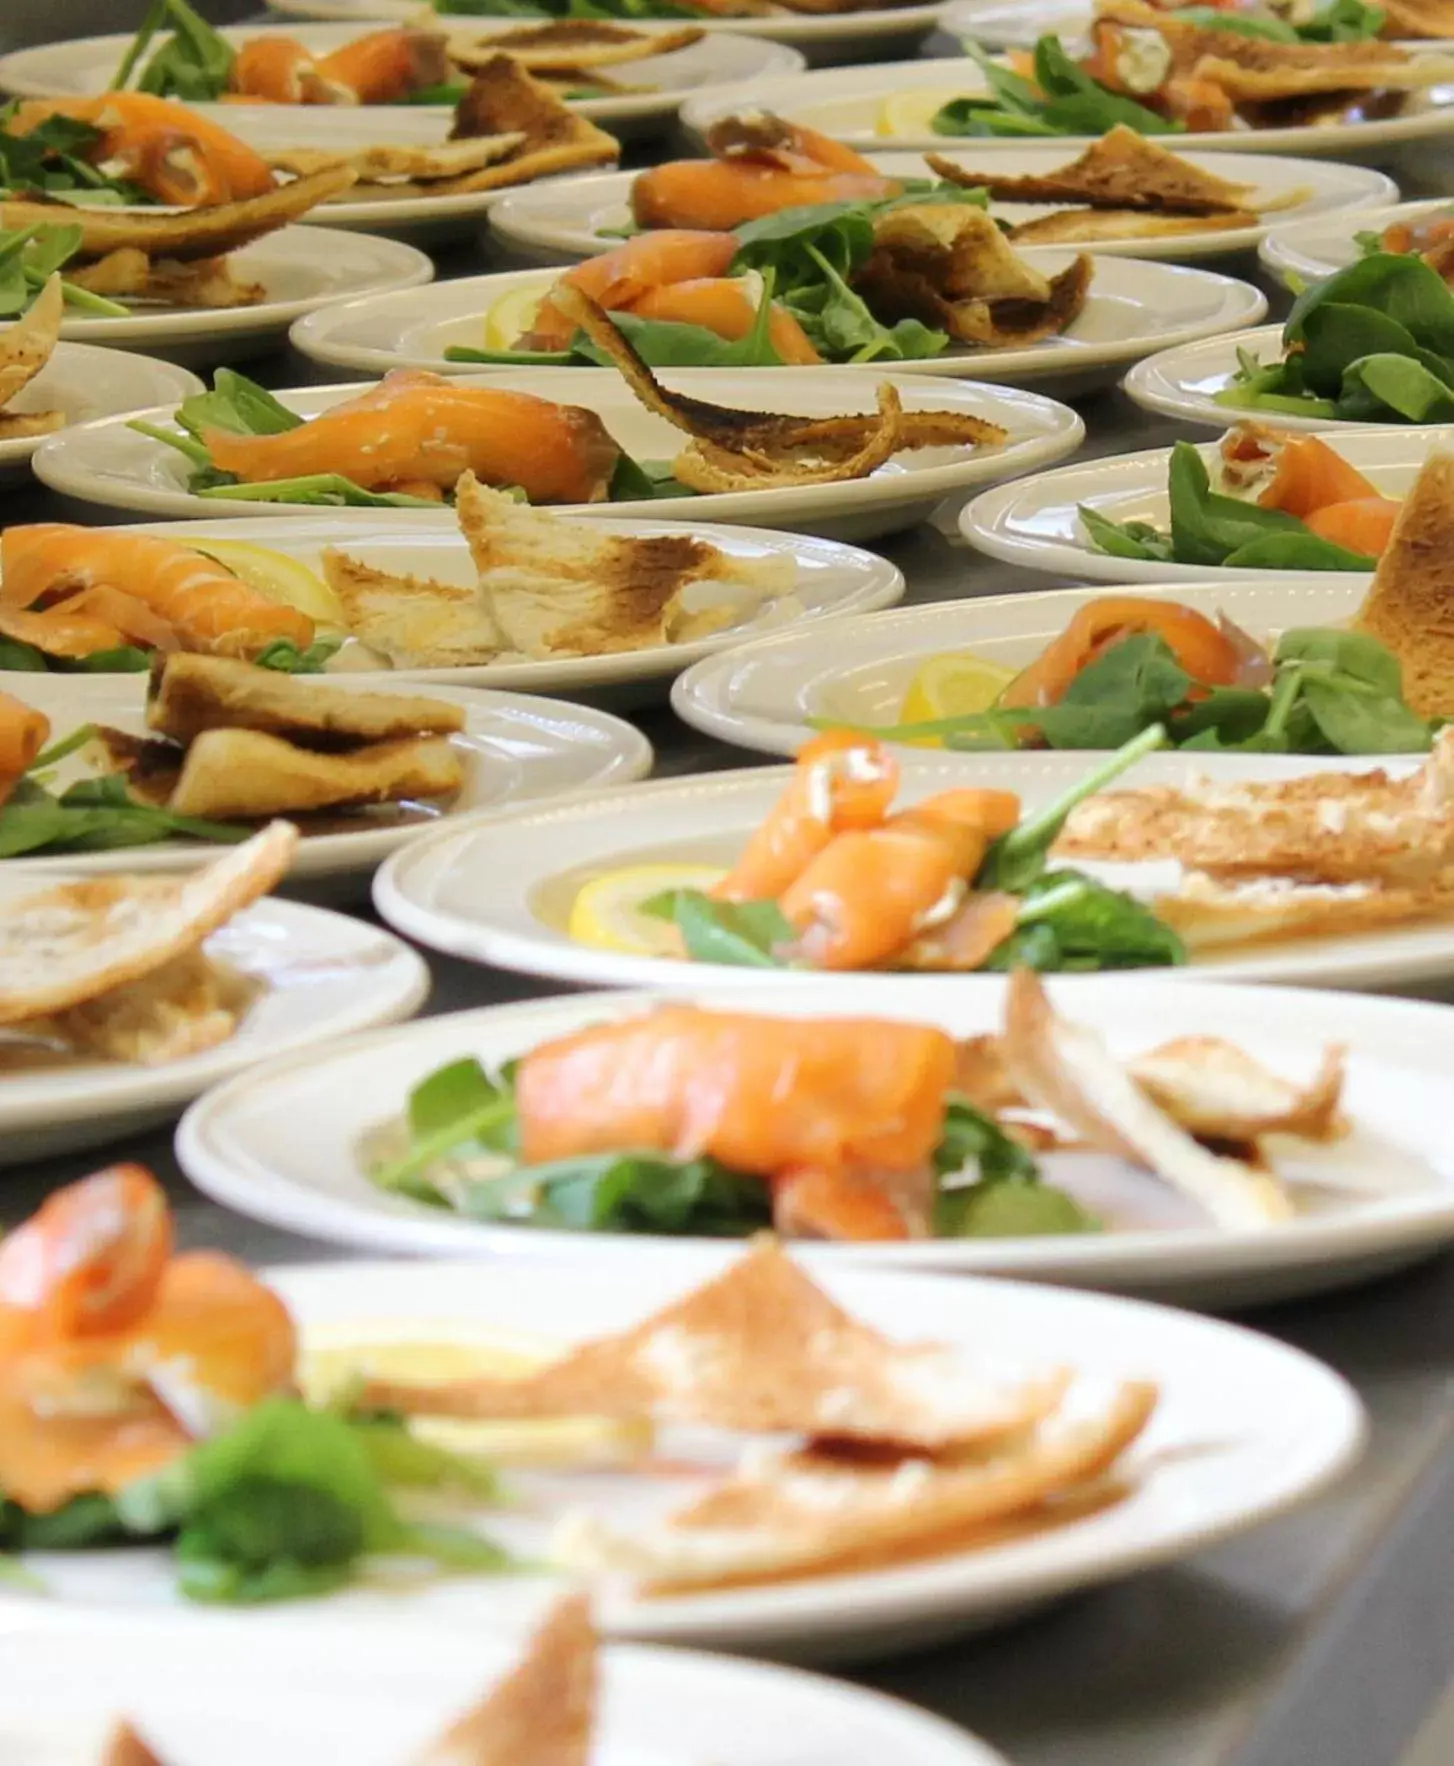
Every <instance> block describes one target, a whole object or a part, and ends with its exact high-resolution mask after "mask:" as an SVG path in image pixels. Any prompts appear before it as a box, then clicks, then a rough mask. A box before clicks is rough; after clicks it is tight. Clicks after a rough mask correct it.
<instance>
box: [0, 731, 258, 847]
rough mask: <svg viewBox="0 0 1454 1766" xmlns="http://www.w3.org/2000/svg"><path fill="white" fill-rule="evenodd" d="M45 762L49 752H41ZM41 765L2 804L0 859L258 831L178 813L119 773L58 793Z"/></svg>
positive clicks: (227, 838) (233, 837) (235, 837)
mask: <svg viewBox="0 0 1454 1766" xmlns="http://www.w3.org/2000/svg"><path fill="white" fill-rule="evenodd" d="M54 755H55V751H54V750H52V757H54ZM41 761H47V757H46V756H41ZM48 764H49V762H48ZM39 765H40V761H38V762H37V763H36V768H32V770H31V773H30V774H29V775H28V776H27V777H26V778H25V779H22V780H21V782H20V784H19V785H18V786H17V787H16V789H15V790H14V791H13V792H12V793H11V795H10V797H9V798H8V799H7V800H6V802H5V803H4V804H3V805H0V858H19V857H20V856H22V855H29V854H35V853H41V852H110V851H113V850H115V849H117V848H120V847H127V846H152V845H155V844H156V842H157V841H159V840H169V839H171V838H172V836H173V835H185V836H187V837H188V838H190V839H193V840H206V841H210V842H213V843H221V844H230V843H235V842H237V841H240V840H246V839H247V838H248V836H249V834H251V832H252V830H251V829H250V828H240V827H237V826H235V825H233V824H232V823H230V822H213V821H207V820H205V819H203V818H202V817H200V816H181V815H174V814H173V813H172V812H171V811H170V810H165V809H158V808H156V807H154V806H153V805H152V804H149V803H142V802H141V801H139V800H138V799H137V798H134V797H133V796H132V795H131V794H130V792H129V791H128V790H127V788H126V781H125V780H124V779H121V778H119V777H117V776H116V775H114V774H111V775H108V776H106V777H104V778H97V779H81V780H78V781H77V782H76V783H75V784H73V785H71V786H69V787H67V788H66V789H65V790H63V791H61V792H60V793H59V794H56V793H54V792H52V791H49V790H47V789H46V788H45V787H44V786H42V785H41V784H40V783H39V782H38V781H37V779H36V770H37V768H38V767H39Z"/></svg>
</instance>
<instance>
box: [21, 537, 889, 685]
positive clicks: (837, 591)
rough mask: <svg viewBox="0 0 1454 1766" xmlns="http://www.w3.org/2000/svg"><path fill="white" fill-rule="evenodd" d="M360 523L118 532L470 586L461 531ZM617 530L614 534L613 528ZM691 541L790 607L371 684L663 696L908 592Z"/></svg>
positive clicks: (868, 556)
mask: <svg viewBox="0 0 1454 1766" xmlns="http://www.w3.org/2000/svg"><path fill="white" fill-rule="evenodd" d="M361 513H367V514H372V516H373V517H374V519H372V520H361V521H358V522H355V523H350V525H349V527H348V531H347V532H346V533H345V534H343V535H340V533H339V529H338V524H337V522H336V521H334V520H333V519H332V518H330V517H329V516H326V515H318V514H315V515H314V517H313V519H312V520H311V521H286V520H284V521H208V522H200V521H197V522H193V521H177V522H156V523H152V524H149V525H147V526H145V527H137V528H128V529H126V530H125V531H126V532H128V533H152V534H158V535H160V536H161V537H163V538H169V539H175V540H178V541H180V542H181V543H183V544H185V545H194V544H195V545H202V544H205V543H206V542H207V541H208V540H209V539H212V540H228V539H231V540H246V541H248V542H249V543H251V544H254V545H259V546H266V547H268V548H269V549H270V550H272V551H276V552H283V553H286V554H287V555H288V556H289V557H290V558H297V559H299V560H300V561H301V562H302V563H304V564H306V565H308V566H309V567H310V568H313V569H317V567H318V563H319V559H320V556H321V554H322V553H323V552H324V551H326V550H328V549H330V548H334V547H337V548H341V549H342V550H344V551H345V552H347V553H348V554H349V556H350V557H354V558H361V559H363V560H364V561H365V562H366V563H368V564H371V565H373V566H374V567H375V568H376V569H379V570H388V571H392V572H396V573H399V574H405V575H416V576H424V577H430V578H432V579H433V580H434V581H436V582H449V583H459V584H460V585H461V586H464V587H469V586H471V585H473V584H474V582H475V581H476V580H477V578H476V574H475V570H474V567H473V565H472V563H471V561H470V554H469V547H468V546H467V545H466V544H465V540H464V536H463V535H462V534H461V533H460V532H459V530H458V528H455V529H454V530H453V531H450V530H449V529H447V528H445V527H443V526H440V525H438V524H431V525H430V526H429V527H428V528H425V527H423V526H421V525H419V524H417V523H416V524H413V525H409V524H407V523H406V524H405V525H403V526H400V524H399V523H397V522H394V521H391V520H389V518H388V515H387V512H382V513H381V512H380V511H377V510H375V511H365V512H361ZM613 530H614V531H619V529H618V528H616V527H615V524H613ZM631 530H632V532H633V533H639V534H654V533H679V532H681V531H682V528H681V524H679V523H672V522H665V521H656V522H653V521H640V522H633V523H632V524H631ZM691 532H692V533H693V534H694V535H695V536H696V537H697V538H699V539H705V540H710V541H711V542H712V544H713V545H715V546H719V547H721V548H722V550H723V551H725V552H728V553H730V554H732V555H733V556H734V557H743V558H764V557H788V558H791V559H792V560H793V561H794V562H795V564H796V565H797V572H798V578H797V586H796V588H795V589H794V591H793V593H792V595H791V597H785V598H784V599H782V600H775V601H769V602H767V603H765V604H764V606H763V607H762V608H761V610H760V611H758V612H756V613H755V614H753V615H751V616H750V617H747V618H745V619H743V620H741V621H740V622H739V623H738V624H736V625H732V626H729V627H728V628H727V629H726V630H725V631H722V632H718V633H717V634H715V635H714V636H713V637H710V638H700V639H697V640H696V641H694V642H692V643H687V644H669V645H659V646H657V647H656V648H654V649H650V650H631V651H625V652H621V653H618V654H615V655H604V656H579V657H575V656H566V657H556V658H552V659H550V660H548V661H543V662H502V663H485V664H478V665H475V666H470V667H461V668H401V669H392V670H390V671H389V673H388V674H387V675H376V676H375V677H374V678H373V683H372V684H373V685H375V686H377V687H379V688H382V689H384V690H388V688H389V687H390V684H391V683H392V682H396V681H406V680H412V681H417V682H419V683H421V684H433V683H440V682H445V683H451V684H453V685H454V686H458V687H499V688H503V689H507V690H510V691H513V692H525V693H566V694H576V693H593V692H597V691H601V690H604V689H616V688H626V687H641V688H647V687H654V688H655V690H656V694H658V695H659V694H660V693H661V692H662V691H663V690H664V688H665V686H666V683H667V682H669V681H670V680H671V678H672V676H673V675H675V674H677V673H678V672H679V671H680V670H681V669H683V668H685V667H686V666H687V665H688V664H689V663H692V662H695V661H697V659H698V658H699V657H703V656H709V655H711V654H712V653H713V652H714V651H716V650H720V649H722V648H723V647H724V646H726V645H729V644H740V643H743V642H744V641H745V640H746V639H748V638H751V637H756V636H759V635H761V634H762V633H764V632H767V631H772V630H775V629H776V628H777V627H778V626H779V625H784V624H792V625H796V624H798V623H800V622H802V621H807V622H809V623H810V624H814V625H816V624H817V623H818V622H819V621H821V620H823V619H827V618H831V617H836V616H838V615H842V614H849V613H871V612H873V611H875V610H876V609H878V608H881V607H891V606H892V605H893V604H894V602H896V601H898V600H899V599H900V598H901V596H902V595H903V592H904V579H903V576H902V574H901V573H900V572H899V571H898V570H897V569H895V567H894V566H893V565H892V564H890V563H889V562H888V561H887V560H886V559H884V558H880V557H878V556H877V554H876V553H873V552H865V551H861V550H860V549H859V548H858V547H856V546H845V545H841V544H839V543H838V542H836V541H834V540H815V539H810V538H808V536H807V535H805V534H788V533H771V532H768V531H766V530H763V529H758V528H750V527H709V526H705V525H702V524H699V523H694V524H693V526H692V528H691ZM337 661H338V662H339V663H341V664H343V665H344V666H345V667H352V666H353V665H352V662H351V659H350V657H349V655H348V653H347V651H346V650H345V652H343V653H342V654H341V656H340V657H339V658H338V659H337ZM338 672H339V670H338V668H337V666H335V669H334V670H333V671H331V672H330V674H329V678H330V679H333V678H336V676H337V674H338ZM35 678H36V677H35V676H34V675H33V674H19V673H7V672H5V671H3V670H0V691H5V690H8V691H13V692H18V693H21V694H22V695H23V694H24V691H25V688H26V686H27V685H28V684H29V683H31V682H33V681H34V680H35ZM106 678H107V677H105V676H98V675H71V676H68V677H67V687H68V691H69V692H70V693H72V694H75V695H77V696H78V698H77V703H81V702H82V699H81V697H80V696H83V695H84V694H85V693H86V692H87V691H88V690H90V687H91V686H92V684H94V683H96V682H102V683H104V682H105V681H106ZM111 679H113V680H114V679H115V677H114V676H113V677H111ZM642 696H643V697H646V696H648V695H646V694H643V695H642Z"/></svg>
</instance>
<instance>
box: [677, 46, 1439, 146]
mask: <svg viewBox="0 0 1454 1766" xmlns="http://www.w3.org/2000/svg"><path fill="white" fill-rule="evenodd" d="M1421 47H1423V48H1425V49H1430V50H1438V49H1440V48H1441V45H1438V44H1424V45H1421ZM985 90H986V86H985V81H984V76H983V75H982V74H981V73H980V71H979V69H978V68H977V67H976V66H975V64H974V63H973V62H972V61H969V60H967V59H960V58H958V57H955V58H952V59H946V60H943V61H901V62H889V63H887V64H885V63H882V62H880V63H877V64H875V65H874V66H871V67H859V68H851V67H850V68H819V69H817V70H815V71H814V72H811V73H806V74H797V75H795V76H794V77H793V78H791V79H787V80H763V81H761V82H760V83H758V84H757V85H755V86H751V87H749V86H738V87H725V86H719V87H716V88H715V89H714V90H713V91H711V92H701V93H698V94H697V96H696V97H694V98H689V99H688V100H687V102H686V103H685V104H684V105H683V106H682V113H681V115H682V124H683V126H684V127H685V128H687V129H689V130H691V131H692V132H693V133H694V134H696V135H701V134H703V133H704V132H705V131H706V129H708V128H709V127H710V126H711V124H712V123H714V122H715V121H716V120H717V119H718V117H724V116H732V115H735V114H736V113H737V112H738V111H742V110H747V109H758V110H770V111H773V112H775V113H776V114H777V115H778V116H783V117H787V118H788V120H789V121H791V122H795V123H803V124H805V125H807V127H809V128H813V129H819V130H821V131H822V132H823V133H824V134H826V135H831V136H832V137H833V138H834V139H835V140H837V141H846V142H848V143H849V144H850V145H851V146H854V147H858V148H872V147H902V148H914V149H917V150H918V151H920V152H923V151H925V150H926V149H929V148H933V149H935V150H938V149H940V148H942V147H943V146H944V145H945V143H946V141H947V142H949V143H950V145H963V143H962V142H960V141H959V140H958V139H957V138H956V137H953V136H944V135H936V134H934V132H933V131H932V130H931V129H930V128H929V126H928V120H927V119H928V117H929V116H930V115H932V114H933V111H935V110H938V109H939V108H940V106H941V105H944V104H947V103H948V102H949V100H950V99H951V98H969V97H974V96H977V95H978V94H980V93H983V92H984V91H985ZM908 92H922V93H924V94H925V98H924V105H925V120H924V121H923V122H919V121H917V120H916V121H915V122H914V124H913V126H912V127H906V128H905V129H902V130H897V129H895V130H890V129H886V128H884V127H883V124H882V110H883V104H884V101H885V100H886V99H888V98H893V97H899V96H901V95H902V94H905V93H908ZM1451 131H1454V85H1448V86H1433V87H1430V88H1429V89H1428V90H1427V91H1424V92H1416V93H1414V94H1412V95H1411V97H1410V100H1409V104H1408V107H1407V109H1406V110H1405V112H1404V113H1403V114H1402V115H1400V116H1396V117H1390V118H1387V119H1385V120H1383V121H1379V122H1366V123H1357V124H1348V123H1319V124H1316V125H1309V126H1306V127H1301V128H1295V129H1228V130H1226V131H1224V132H1222V133H1219V134H1212V135H1202V134H1187V135H1178V136H1177V137H1176V149H1177V152H1181V151H1182V150H1183V149H1184V148H1197V149H1201V150H1203V151H1213V152H1221V151H1227V152H1238V151H1242V150H1246V151H1248V152H1252V153H1278V154H1282V153H1297V154H1308V155H1310V156H1312V157H1314V158H1323V157H1328V158H1333V159H1337V158H1340V157H1341V158H1348V157H1350V156H1352V155H1354V154H1356V155H1357V158H1358V161H1359V163H1360V164H1368V163H1370V162H1373V163H1376V164H1379V165H1383V164H1387V163H1390V162H1392V161H1395V160H1397V159H1399V158H1400V157H1401V156H1402V154H1403V152H1404V150H1406V149H1407V148H1409V147H1412V146H1415V145H1416V144H1417V143H1419V142H1423V141H1433V140H1438V139H1440V138H1442V137H1443V136H1445V135H1447V134H1449V133H1450V132H1451ZM1059 139H1060V145H1061V146H1062V147H1064V148H1066V149H1067V150H1068V151H1067V154H1066V157H1067V158H1069V157H1071V156H1072V155H1074V154H1076V153H1078V152H1080V151H1081V150H1082V149H1084V148H1086V147H1088V146H1089V145H1090V144H1091V141H1092V140H1093V139H1095V137H1092V136H1084V135H1074V136H1072V135H1066V136H1061V137H1060V138H1059Z"/></svg>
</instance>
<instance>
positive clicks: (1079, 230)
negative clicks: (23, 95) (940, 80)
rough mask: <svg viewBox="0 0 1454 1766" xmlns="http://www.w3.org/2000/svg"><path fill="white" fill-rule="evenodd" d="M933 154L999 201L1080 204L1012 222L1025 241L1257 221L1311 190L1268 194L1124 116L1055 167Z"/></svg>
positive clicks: (1144, 234)
mask: <svg viewBox="0 0 1454 1766" xmlns="http://www.w3.org/2000/svg"><path fill="white" fill-rule="evenodd" d="M925 160H926V163H927V164H928V166H929V167H930V169H931V170H932V171H934V172H936V173H937V174H938V175H939V176H940V177H941V178H943V179H945V180H947V181H948V182H949V183H952V184H956V185H959V186H961V187H963V188H966V189H970V190H982V191H984V193H985V194H986V196H988V197H989V198H990V199H991V200H992V201H995V202H1033V203H1055V204H1063V203H1069V204H1071V205H1072V206H1070V207H1069V208H1063V207H1057V208H1055V209H1053V210H1052V212H1051V213H1050V214H1048V215H1036V216H1034V217H1033V218H1032V219H1031V220H1028V221H1020V222H1017V223H1016V224H1015V225H1013V226H1011V227H1010V228H1009V229H1008V237H1009V238H1010V239H1012V240H1014V241H1015V242H1016V243H1017V244H1021V245H1095V244H1098V243H1100V242H1101V241H1102V240H1112V239H1126V238H1132V237H1134V238H1146V239H1156V238H1164V237H1169V236H1172V235H1176V234H1183V233H1217V232H1224V231H1226V230H1227V229H1228V228H1233V227H1253V226H1256V224H1257V218H1258V216H1259V215H1262V214H1267V213H1269V212H1271V211H1272V210H1274V209H1282V208H1289V207H1292V206H1294V205H1296V204H1297V203H1298V202H1300V201H1301V200H1302V199H1303V198H1304V196H1305V194H1306V192H1304V191H1302V190H1284V191H1281V192H1279V193H1278V194H1277V195H1275V196H1263V195H1261V194H1260V193H1259V191H1258V190H1257V188H1256V187H1255V186H1254V185H1251V184H1234V183H1232V182H1231V180H1230V179H1227V178H1221V177H1218V176H1217V175H1216V174H1215V173H1214V172H1209V171H1206V170H1204V169H1203V168H1202V167H1201V166H1196V165H1193V164H1192V163H1191V161H1190V160H1186V159H1183V158H1181V156H1180V155H1179V154H1176V153H1173V152H1172V151H1171V149H1170V148H1169V147H1165V146H1163V145H1162V144H1161V143H1160V142H1158V141H1147V140H1145V139H1144V138H1143V137H1142V136H1140V135H1138V134H1137V133H1136V131H1135V130H1134V129H1132V128H1128V127H1127V126H1126V124H1124V123H1117V124H1116V126H1115V127H1114V128H1113V129H1110V130H1109V131H1108V132H1107V133H1106V134H1105V135H1103V136H1102V137H1101V139H1100V140H1099V141H1096V142H1093V143H1092V144H1091V146H1089V147H1088V148H1087V149H1086V150H1085V152H1084V153H1083V154H1081V155H1080V157H1079V158H1078V159H1074V160H1071V161H1070V162H1069V163H1068V164H1066V165H1063V166H1056V167H1054V168H1053V169H1052V170H1050V171H1047V172H1039V173H1032V174H1028V175H1024V176H1015V175H1012V174H1007V173H1003V172H976V171H973V170H971V169H969V168H966V167H964V166H961V165H958V164H957V163H956V162H955V161H954V160H951V159H945V158H943V157H942V156H941V155H939V154H935V153H931V154H927V155H926V156H925Z"/></svg>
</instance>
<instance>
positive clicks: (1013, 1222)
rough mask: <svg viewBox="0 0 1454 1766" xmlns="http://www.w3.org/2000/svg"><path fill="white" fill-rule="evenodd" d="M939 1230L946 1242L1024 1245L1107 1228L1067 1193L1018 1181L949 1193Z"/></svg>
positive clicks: (938, 1214) (941, 1205)
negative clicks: (1053, 1236) (1010, 1241)
mask: <svg viewBox="0 0 1454 1766" xmlns="http://www.w3.org/2000/svg"><path fill="white" fill-rule="evenodd" d="M934 1230H935V1234H936V1236H937V1237H939V1238H944V1239H1022V1238H1030V1237H1039V1236H1042V1235H1047V1234H1051V1233H1094V1232H1100V1231H1102V1230H1103V1228H1102V1224H1101V1222H1100V1221H1099V1220H1097V1218H1096V1217H1095V1215H1094V1214H1091V1213H1089V1212H1088V1211H1087V1210H1086V1209H1084V1208H1082V1207H1081V1205H1080V1203H1079V1202H1077V1201H1076V1200H1075V1198H1074V1197H1073V1196H1070V1195H1067V1194H1066V1192H1065V1191H1064V1190H1060V1189H1056V1188H1055V1186H1054V1185H1053V1184H1047V1183H1030V1182H1027V1181H1026V1180H1025V1179H1024V1178H1020V1177H1015V1178H1010V1179H1008V1180H1007V1181H1006V1182H1004V1183H992V1184H970V1185H968V1186H967V1187H966V1188H964V1189H953V1190H946V1191H944V1192H943V1193H942V1194H941V1195H940V1197H939V1201H938V1204H937V1207H936V1209H935V1219H934Z"/></svg>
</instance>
